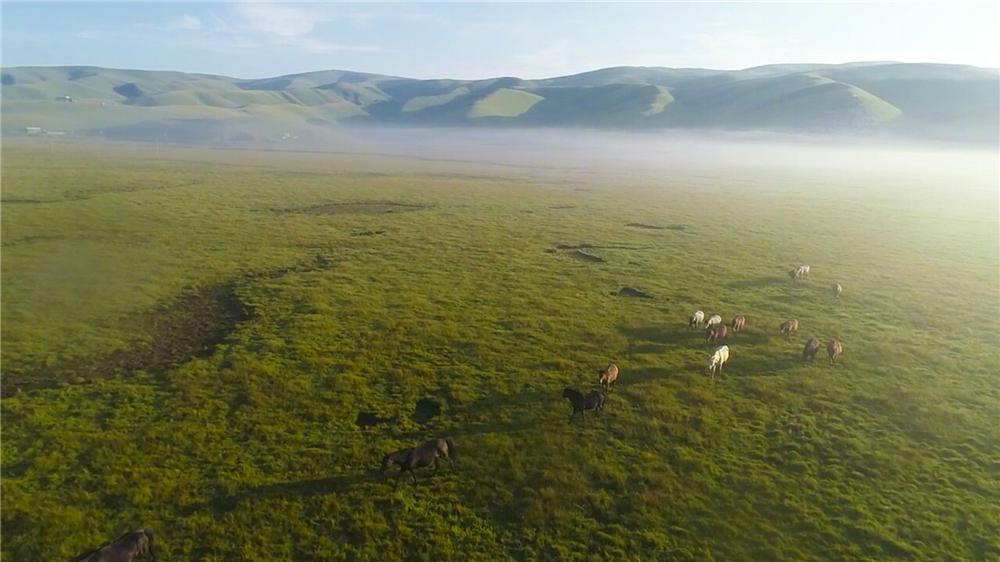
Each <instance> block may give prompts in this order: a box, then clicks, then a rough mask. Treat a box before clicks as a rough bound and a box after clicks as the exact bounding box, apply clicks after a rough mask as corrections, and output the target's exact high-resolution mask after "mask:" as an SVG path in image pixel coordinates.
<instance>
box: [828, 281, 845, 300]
mask: <svg viewBox="0 0 1000 562" xmlns="http://www.w3.org/2000/svg"><path fill="white" fill-rule="evenodd" d="M830 288H831V289H833V296H834V298H838V299H839V298H840V293H843V292H844V288H843V287H841V286H840V283H834V284H833V286H832V287H830Z"/></svg>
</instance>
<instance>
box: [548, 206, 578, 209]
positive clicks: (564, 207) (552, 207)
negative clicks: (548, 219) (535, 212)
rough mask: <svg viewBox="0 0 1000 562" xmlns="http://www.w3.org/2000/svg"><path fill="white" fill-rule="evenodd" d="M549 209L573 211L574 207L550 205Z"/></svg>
mask: <svg viewBox="0 0 1000 562" xmlns="http://www.w3.org/2000/svg"><path fill="white" fill-rule="evenodd" d="M549 208H550V209H575V208H576V205H552V206H551V207H549Z"/></svg>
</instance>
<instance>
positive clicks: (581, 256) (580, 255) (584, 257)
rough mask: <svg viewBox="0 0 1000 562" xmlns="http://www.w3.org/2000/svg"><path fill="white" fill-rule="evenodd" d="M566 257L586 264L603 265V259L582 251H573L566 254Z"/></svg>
mask: <svg viewBox="0 0 1000 562" xmlns="http://www.w3.org/2000/svg"><path fill="white" fill-rule="evenodd" d="M566 255H567V256H569V257H571V258H574V259H578V260H580V261H585V262H588V263H604V258H602V257H600V256H595V255H594V254H588V253H587V252H584V251H582V250H573V251H572V252H567V253H566Z"/></svg>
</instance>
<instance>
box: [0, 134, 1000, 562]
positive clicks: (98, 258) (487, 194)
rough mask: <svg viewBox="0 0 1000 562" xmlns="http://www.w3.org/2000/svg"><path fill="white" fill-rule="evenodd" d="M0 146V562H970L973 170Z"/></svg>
mask: <svg viewBox="0 0 1000 562" xmlns="http://www.w3.org/2000/svg"><path fill="white" fill-rule="evenodd" d="M2 157H3V161H2V181H3V186H2V187H3V194H2V198H3V203H2V219H3V225H2V234H3V237H2V243H3V249H2V251H3V254H2V258H3V264H2V265H3V268H2V283H3V294H2V321H3V325H2V337H3V363H2V366H3V395H4V397H3V400H2V416H3V419H2V421H3V440H2V470H3V480H2V494H3V513H2V524H3V545H2V556H0V558H2V560H4V561H10V562H15V561H28V560H64V559H68V558H70V557H72V556H73V555H75V554H78V553H80V552H82V551H84V550H86V549H87V548H88V547H89V548H93V547H94V546H96V545H98V544H100V543H102V542H103V541H105V540H108V539H110V538H112V537H115V536H117V535H119V534H121V533H123V532H124V531H126V530H127V529H131V528H138V527H145V528H147V529H150V530H152V532H153V534H154V535H155V537H156V545H157V548H158V549H159V550H160V552H161V556H160V559H162V560H211V561H231V560H360V559H370V560H504V559H511V560H719V561H723V560H726V561H729V560H751V559H752V560H773V561H776V560H790V561H810V560H880V561H881V560H928V561H935V562H937V561H944V560H998V559H1000V423H998V420H1000V389H998V386H997V373H998V372H1000V356H998V352H997V347H996V346H997V342H998V337H1000V325H998V315H997V312H998V308H1000V307H998V304H1000V303H998V292H997V291H998V286H1000V279H998V271H1000V263H998V253H1000V252H998V224H997V216H996V209H997V207H996V205H997V201H996V197H997V192H996V185H995V183H994V182H995V178H990V177H979V178H978V179H977V178H970V177H967V176H964V175H962V174H960V173H959V172H960V171H961V170H954V171H952V173H947V172H945V173H941V174H937V175H933V174H917V173H912V174H906V173H903V172H898V171H892V170H890V171H887V172H886V173H883V174H874V173H864V174H862V173H860V172H858V173H856V172H850V171H845V169H846V166H845V169H838V167H837V165H836V164H831V165H830V168H829V170H828V171H826V172H824V173H822V174H817V173H806V172H805V171H802V170H801V169H795V168H789V169H788V170H784V171H782V170H775V169H763V168H760V167H754V166H750V165H746V166H743V167H738V166H720V167H715V168H707V167H698V166H693V165H692V166H690V167H676V168H672V169H670V170H668V171H666V172H660V173H655V174H654V173H652V172H650V173H646V172H642V171H639V170H636V169H630V170H627V171H626V170H619V169H614V168H611V167H607V168H602V167H600V166H597V165H596V164H595V165H593V166H590V167H587V168H581V167H579V166H575V167H565V168H560V167H524V166H504V165H496V164H481V163H480V164H476V163H460V162H439V161H428V160H419V159H405V158H387V157H376V156H350V155H332V154H278V153H262V152H260V153H255V152H248V151H221V150H218V151H212V150H195V149H181V148H171V149H164V148H160V149H158V150H153V149H152V148H138V147H127V146H116V145H72V144H67V145H61V144H54V145H46V144H42V143H30V142H22V143H9V142H8V143H5V145H4V147H3V154H2ZM796 170H798V171H796ZM834 170H838V171H834ZM956 193H962V194H963V195H961V196H956ZM799 263H809V264H810V265H811V266H812V271H813V273H812V279H811V280H810V281H808V282H803V283H799V284H794V285H793V284H791V283H790V282H789V281H788V279H787V276H786V272H787V270H788V269H790V268H791V267H792V266H793V265H795V264H799ZM834 281H837V282H840V283H841V284H842V285H843V286H844V288H845V290H844V294H843V298H842V299H840V300H839V301H838V300H836V299H834V298H833V297H832V295H831V293H830V290H829V286H830V284H831V283H833V282H834ZM623 288H633V289H636V290H638V291H641V292H643V293H646V294H647V295H649V296H650V297H651V298H630V297H626V296H619V295H618V293H619V291H620V290H621V289H623ZM696 309H702V310H704V311H705V312H706V313H708V314H712V313H716V312H717V313H720V314H722V315H723V316H724V317H725V318H726V319H727V320H728V319H730V318H731V317H732V316H734V315H736V314H740V313H742V314H747V315H748V316H749V318H750V330H749V331H748V332H746V333H741V334H738V335H736V336H735V337H733V338H731V340H730V341H729V345H730V347H731V349H732V356H731V359H730V363H729V364H727V366H726V372H725V374H724V376H722V377H719V378H716V380H715V381H714V382H713V381H711V380H709V378H708V377H707V376H706V374H705V368H704V367H705V365H704V362H705V359H706V357H707V355H708V353H709V351H710V349H711V348H712V347H713V346H711V345H709V344H708V343H706V342H705V341H704V339H703V337H702V336H701V334H700V333H697V332H692V331H688V329H687V327H686V320H687V317H688V315H689V314H690V313H691V312H692V311H693V310H696ZM791 317H795V318H798V319H799V320H800V322H801V325H802V328H801V330H800V332H799V334H797V335H796V336H795V337H794V338H793V339H792V340H791V341H786V340H785V339H784V338H782V337H780V336H779V335H778V334H777V326H778V324H779V323H780V322H781V321H782V320H784V319H786V318H791ZM810 336H816V337H818V338H820V339H821V340H823V341H824V342H825V341H826V340H828V339H829V338H831V337H838V338H840V339H841V340H842V341H843V342H844V346H845V356H844V358H843V362H842V363H841V364H838V365H836V366H829V365H828V364H827V363H826V361H825V360H824V359H825V354H824V353H821V355H820V360H818V361H816V362H815V363H814V364H802V363H801V362H800V361H799V360H798V354H799V352H800V351H801V348H802V344H803V342H804V341H805V339H807V338H808V337H810ZM609 360H614V361H616V362H617V363H618V365H619V366H620V367H621V371H622V378H621V381H620V383H619V386H618V388H617V389H616V390H615V391H614V392H613V393H612V395H611V397H610V400H609V403H608V406H607V409H606V410H605V411H604V413H603V414H602V415H601V416H600V417H595V418H590V419H588V420H587V421H586V423H580V422H577V423H574V424H570V423H568V422H567V419H568V414H569V408H568V405H567V403H566V402H565V401H563V400H561V399H560V398H559V395H560V392H561V390H562V389H563V387H565V386H567V385H571V386H575V387H578V388H581V389H583V390H590V389H593V388H595V387H596V371H597V369H598V368H600V367H603V366H604V365H605V364H606V363H607V361H609ZM363 413H367V414H371V415H374V417H377V418H386V419H391V418H397V417H398V419H396V420H395V422H386V423H379V424H376V425H373V426H370V427H361V426H359V425H358V424H357V423H356V422H357V421H358V420H359V417H358V416H359V414H363ZM362 417H364V416H362ZM445 435H448V436H451V437H453V439H454V441H455V443H456V447H457V451H458V464H457V467H456V468H455V470H454V471H453V472H449V471H447V470H442V471H441V472H440V473H439V474H437V475H435V476H433V477H428V475H427V474H426V473H421V474H420V475H419V476H420V482H419V483H418V484H417V485H411V484H410V483H409V482H406V481H404V482H403V483H402V484H401V485H400V486H399V489H398V490H397V491H395V492H394V491H393V486H392V484H393V481H392V478H386V477H384V476H382V475H379V474H377V472H376V469H377V466H378V463H379V461H380V459H381V456H382V455H383V454H384V453H386V452H388V451H391V450H396V449H400V448H404V447H410V446H413V445H416V444H418V443H420V442H421V441H422V440H425V439H428V438H431V437H436V436H445Z"/></svg>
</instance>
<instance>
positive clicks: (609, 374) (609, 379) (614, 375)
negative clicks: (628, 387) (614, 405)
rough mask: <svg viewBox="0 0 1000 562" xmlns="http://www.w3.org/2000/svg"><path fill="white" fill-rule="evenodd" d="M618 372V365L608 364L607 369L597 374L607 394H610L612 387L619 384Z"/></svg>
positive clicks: (600, 370)
mask: <svg viewBox="0 0 1000 562" xmlns="http://www.w3.org/2000/svg"><path fill="white" fill-rule="evenodd" d="M618 372H619V371H618V365H615V364H614V363H608V366H607V367H605V368H603V369H599V370H598V371H597V374H598V375H600V377H599V378H598V382H599V383H601V386H602V387H603V388H604V392H605V393H607V392H610V391H611V387H612V386H614V384H615V383H616V382H618Z"/></svg>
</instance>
